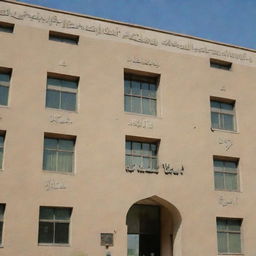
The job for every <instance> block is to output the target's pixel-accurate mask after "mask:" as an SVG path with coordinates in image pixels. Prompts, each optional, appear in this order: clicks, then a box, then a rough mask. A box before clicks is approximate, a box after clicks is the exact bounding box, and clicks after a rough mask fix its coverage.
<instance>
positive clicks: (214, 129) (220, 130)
mask: <svg viewBox="0 0 256 256" xmlns="http://www.w3.org/2000/svg"><path fill="white" fill-rule="evenodd" d="M211 131H212V132H227V133H234V134H239V133H240V132H238V131H230V130H222V129H216V128H211Z"/></svg>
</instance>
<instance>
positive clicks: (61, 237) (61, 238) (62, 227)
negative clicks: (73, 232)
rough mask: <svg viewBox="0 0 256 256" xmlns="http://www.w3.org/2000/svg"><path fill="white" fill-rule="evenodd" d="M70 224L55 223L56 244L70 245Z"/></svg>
mask: <svg viewBox="0 0 256 256" xmlns="http://www.w3.org/2000/svg"><path fill="white" fill-rule="evenodd" d="M68 237H69V223H55V243H57V244H59V243H60V244H68V240H69V239H68Z"/></svg>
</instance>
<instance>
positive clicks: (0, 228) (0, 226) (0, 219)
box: [0, 204, 5, 245]
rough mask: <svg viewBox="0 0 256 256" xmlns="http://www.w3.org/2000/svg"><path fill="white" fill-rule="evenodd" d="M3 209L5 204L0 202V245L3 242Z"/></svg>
mask: <svg viewBox="0 0 256 256" xmlns="http://www.w3.org/2000/svg"><path fill="white" fill-rule="evenodd" d="M4 211H5V204H0V245H2V242H3V226H4Z"/></svg>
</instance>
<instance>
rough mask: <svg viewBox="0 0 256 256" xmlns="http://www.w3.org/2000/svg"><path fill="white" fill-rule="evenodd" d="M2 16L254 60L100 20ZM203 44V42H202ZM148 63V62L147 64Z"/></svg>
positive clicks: (9, 12) (5, 11)
mask: <svg viewBox="0 0 256 256" xmlns="http://www.w3.org/2000/svg"><path fill="white" fill-rule="evenodd" d="M0 16H7V17H11V18H14V19H16V20H29V21H34V22H38V23H43V24H47V25H49V26H56V27H60V28H64V29H77V30H81V31H87V32H91V33H93V34H95V35H96V36H99V35H107V36H111V37H116V38H120V39H122V40H130V41H134V42H137V43H142V44H147V45H151V46H159V45H161V46H163V47H166V48H176V49H180V50H182V51H187V52H194V53H199V54H206V55H210V56H219V57H224V58H228V59H231V60H240V61H244V62H248V63H252V62H253V60H252V58H251V57H250V56H248V55H247V53H235V52H233V51H230V50H227V49H225V50H216V49H213V48H211V47H207V46H202V45H200V46H199V45H196V44H194V43H192V42H191V40H187V41H186V42H180V41H177V40H173V39H170V38H165V39H158V38H152V37H149V36H146V35H144V33H143V32H141V31H140V30H137V31H136V32H135V30H130V31H122V30H120V28H121V26H120V25H119V26H118V25H116V26H115V27H108V26H106V25H103V24H99V22H95V21H94V22H92V21H86V23H85V22H83V24H81V23H76V22H73V21H70V20H68V19H63V18H60V17H58V16H57V15H48V14H46V15H43V14H41V13H39V12H35V13H29V12H27V11H23V12H22V11H13V10H10V9H0ZM201 44H202V42H201ZM147 65H148V64H147Z"/></svg>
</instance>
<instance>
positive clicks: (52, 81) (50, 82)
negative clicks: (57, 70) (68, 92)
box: [47, 78, 61, 87]
mask: <svg viewBox="0 0 256 256" xmlns="http://www.w3.org/2000/svg"><path fill="white" fill-rule="evenodd" d="M47 85H53V86H59V87H61V80H60V79H57V78H47Z"/></svg>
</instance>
